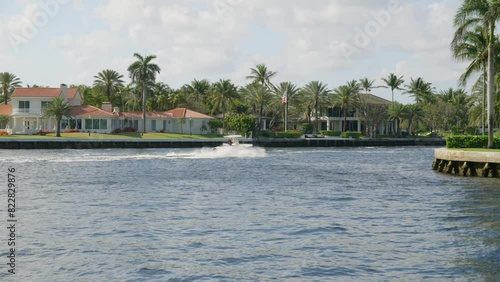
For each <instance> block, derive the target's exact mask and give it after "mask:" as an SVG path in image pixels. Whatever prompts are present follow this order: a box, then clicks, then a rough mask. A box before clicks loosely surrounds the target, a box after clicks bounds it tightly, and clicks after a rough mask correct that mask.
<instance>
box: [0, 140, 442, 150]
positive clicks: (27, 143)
mask: <svg viewBox="0 0 500 282" xmlns="http://www.w3.org/2000/svg"><path fill="white" fill-rule="evenodd" d="M225 141H226V139H196V140H189V139H177V140H165V139H162V140H130V139H126V140H123V139H121V140H117V139H115V140H110V139H56V138H52V139H42V138H39V139H3V140H1V139H0V149H110V148H125V149H126V148H202V147H217V146H220V145H221V144H222V143H223V142H225ZM240 142H241V143H245V144H253V145H255V146H260V147H284V148H287V147H376V146H380V147H384V146H386V147H396V146H444V145H445V144H446V142H445V140H444V139H440V138H434V139H427V138H415V139H410V138H399V139H341V138H336V139H334V138H310V139H309V138H308V139H262V140H259V139H254V140H251V139H245V140H241V141H240Z"/></svg>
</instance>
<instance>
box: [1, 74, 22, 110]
mask: <svg viewBox="0 0 500 282" xmlns="http://www.w3.org/2000/svg"><path fill="white" fill-rule="evenodd" d="M0 81H1V83H2V92H3V102H4V104H5V105H7V102H8V101H9V98H10V95H11V94H12V92H14V88H15V87H21V80H20V79H19V78H18V77H17V76H16V75H15V74H12V73H10V72H2V73H0Z"/></svg>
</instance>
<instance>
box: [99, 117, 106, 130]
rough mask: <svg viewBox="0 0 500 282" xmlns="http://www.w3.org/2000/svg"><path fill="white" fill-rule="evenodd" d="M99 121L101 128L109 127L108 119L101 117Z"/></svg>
mask: <svg viewBox="0 0 500 282" xmlns="http://www.w3.org/2000/svg"><path fill="white" fill-rule="evenodd" d="M99 123H100V124H99V128H100V129H108V120H106V119H100V121H99Z"/></svg>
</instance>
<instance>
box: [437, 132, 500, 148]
mask: <svg viewBox="0 0 500 282" xmlns="http://www.w3.org/2000/svg"><path fill="white" fill-rule="evenodd" d="M446 147H447V148H486V147H488V136H483V135H454V136H449V137H448V138H446ZM493 147H494V148H495V149H500V138H498V137H495V139H494V141H493Z"/></svg>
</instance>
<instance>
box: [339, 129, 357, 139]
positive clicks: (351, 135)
mask: <svg viewBox="0 0 500 282" xmlns="http://www.w3.org/2000/svg"><path fill="white" fill-rule="evenodd" d="M341 136H342V138H359V137H361V132H350V131H346V132H342V134H341Z"/></svg>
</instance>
